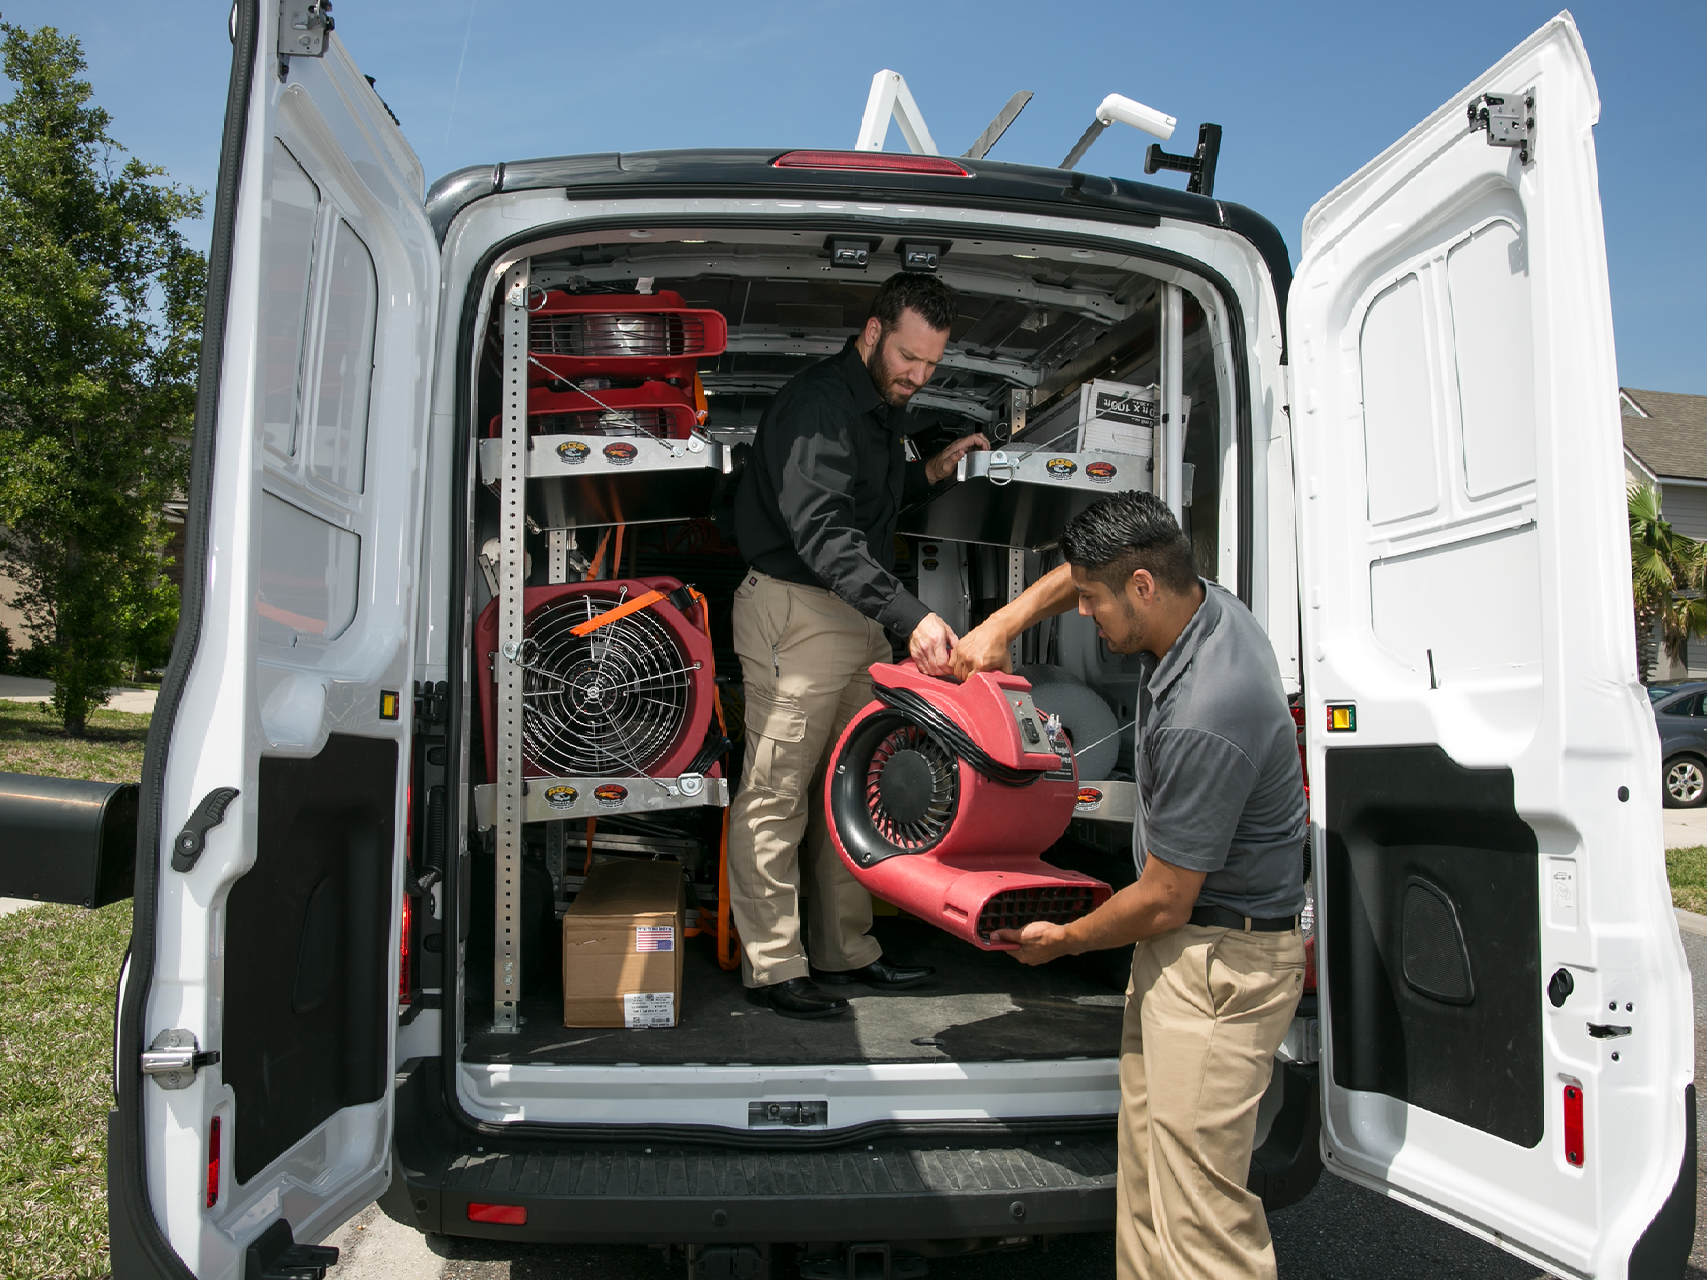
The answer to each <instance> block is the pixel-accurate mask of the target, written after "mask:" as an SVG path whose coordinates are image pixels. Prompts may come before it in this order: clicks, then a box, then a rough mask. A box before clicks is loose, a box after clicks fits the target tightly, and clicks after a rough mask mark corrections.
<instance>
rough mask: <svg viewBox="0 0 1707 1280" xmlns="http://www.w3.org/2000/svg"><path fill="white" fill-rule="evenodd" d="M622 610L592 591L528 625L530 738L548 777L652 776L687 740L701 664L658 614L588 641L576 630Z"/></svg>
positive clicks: (527, 743)
mask: <svg viewBox="0 0 1707 1280" xmlns="http://www.w3.org/2000/svg"><path fill="white" fill-rule="evenodd" d="M620 603H621V599H620V598H619V597H618V596H616V595H613V594H605V593H595V592H587V593H584V594H581V595H577V596H572V597H569V598H567V599H564V600H562V601H560V602H558V603H556V604H552V605H548V606H547V607H545V608H543V609H541V610H539V611H538V612H537V613H535V614H534V615H533V616H532V617H531V618H530V619H529V620H528V622H529V625H528V638H529V641H530V642H531V643H530V644H529V646H528V659H527V670H526V673H525V676H524V680H523V693H522V697H523V700H524V706H525V711H524V714H523V717H522V738H523V742H524V750H525V752H526V754H527V757H528V760H529V761H530V762H531V763H532V764H533V766H534V767H535V768H537V769H539V770H540V771H542V772H543V773H546V774H551V775H560V776H565V777H583V776H588V775H601V774H616V775H627V776H633V775H638V774H644V773H646V772H647V771H648V770H649V769H650V768H651V767H652V766H653V765H655V764H657V763H658V761H659V760H661V759H662V758H663V757H664V756H665V755H666V754H668V753H669V752H670V750H671V749H672V748H673V747H675V746H676V744H677V743H678V742H679V741H680V740H681V737H682V732H683V727H684V726H685V725H686V723H687V719H688V710H689V699H690V697H691V694H692V682H693V681H694V680H695V679H697V678H698V673H699V669H700V664H699V663H698V662H694V661H690V660H689V658H688V656H687V654H686V653H685V652H684V651H683V650H682V648H681V646H680V644H679V643H678V642H677V639H676V636H675V635H674V634H673V633H672V632H671V630H670V628H668V627H666V626H665V625H664V624H663V623H662V622H660V621H659V619H658V617H657V615H656V613H654V612H653V611H652V610H649V609H642V610H640V611H639V612H637V613H631V614H629V615H628V616H626V617H623V618H619V619H617V620H616V621H615V622H610V623H607V624H605V625H604V626H602V627H599V628H598V629H597V630H595V631H593V632H591V633H590V634H588V635H586V636H577V635H575V634H574V632H573V628H574V627H575V626H577V625H578V624H580V623H583V622H587V621H589V620H590V619H592V618H594V617H596V616H597V615H599V614H601V613H604V612H605V611H606V610H608V609H612V608H615V607H616V606H617V605H618V604H620Z"/></svg>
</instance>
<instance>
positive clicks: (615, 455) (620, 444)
mask: <svg viewBox="0 0 1707 1280" xmlns="http://www.w3.org/2000/svg"><path fill="white" fill-rule="evenodd" d="M639 452H640V450H638V449H636V448H635V447H634V446H633V445H631V444H629V443H628V442H627V441H626V440H618V441H617V442H616V443H615V444H607V445H606V446H605V458H606V459H607V460H608V461H609V462H610V464H611V466H613V467H626V466H627V465H628V464H629V463H631V462H633V461H634V458H635V455H636V454H638V453H639Z"/></svg>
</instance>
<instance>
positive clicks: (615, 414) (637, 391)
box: [486, 379, 699, 440]
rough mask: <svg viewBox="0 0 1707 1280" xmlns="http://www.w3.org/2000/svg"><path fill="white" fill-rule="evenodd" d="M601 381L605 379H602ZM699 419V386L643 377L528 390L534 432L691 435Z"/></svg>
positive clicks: (496, 425)
mask: <svg viewBox="0 0 1707 1280" xmlns="http://www.w3.org/2000/svg"><path fill="white" fill-rule="evenodd" d="M595 381H604V379H596V380H595ZM698 423H699V413H698V411H697V410H696V408H695V407H694V402H693V392H692V391H691V390H684V389H682V388H678V387H672V386H671V385H670V384H669V383H667V382H656V381H653V382H642V383H641V384H640V385H639V386H637V387H592V386H589V387H588V388H587V390H586V391H551V390H548V389H547V388H545V387H532V388H530V389H529V391H528V434H529V435H530V436H656V437H658V438H659V439H661V440H685V439H687V438H688V436H689V435H691V434H692V433H693V429H694V427H695V426H697V425H698ZM486 430H487V433H488V434H489V435H492V436H501V435H503V434H504V417H503V415H502V414H499V415H498V416H496V417H494V418H493V419H492V421H491V422H489V423H488V424H487V426H486Z"/></svg>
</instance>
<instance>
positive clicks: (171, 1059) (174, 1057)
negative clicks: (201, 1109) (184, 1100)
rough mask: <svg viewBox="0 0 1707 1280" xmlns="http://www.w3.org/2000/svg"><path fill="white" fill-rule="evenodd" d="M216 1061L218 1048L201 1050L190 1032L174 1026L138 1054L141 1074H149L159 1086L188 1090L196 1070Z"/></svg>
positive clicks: (155, 1038) (156, 1037) (209, 1065)
mask: <svg viewBox="0 0 1707 1280" xmlns="http://www.w3.org/2000/svg"><path fill="white" fill-rule="evenodd" d="M218 1061H219V1050H218V1049H210V1050H208V1051H207V1052H205V1053H203V1052H201V1050H200V1046H199V1045H197V1044H196V1037H195V1034H194V1033H193V1032H189V1031H185V1030H182V1029H181V1028H178V1027H174V1028H173V1029H172V1030H170V1031H162V1032H161V1033H160V1034H159V1035H157V1036H155V1037H154V1043H153V1044H151V1045H149V1046H148V1048H147V1049H145V1050H143V1053H142V1074H143V1075H145V1076H153V1077H154V1079H155V1082H156V1083H157V1084H159V1086H160V1087H161V1088H162V1089H188V1088H189V1087H190V1084H191V1082H193V1081H194V1080H195V1078H196V1072H198V1071H200V1070H201V1069H202V1068H203V1067H211V1066H212V1065H213V1064H214V1063H216V1062H218Z"/></svg>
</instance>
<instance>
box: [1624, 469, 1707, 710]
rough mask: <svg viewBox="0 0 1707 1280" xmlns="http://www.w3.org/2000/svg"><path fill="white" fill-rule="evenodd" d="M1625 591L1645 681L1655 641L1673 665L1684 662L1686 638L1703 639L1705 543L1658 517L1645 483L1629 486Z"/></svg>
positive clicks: (1656, 500)
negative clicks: (1632, 610)
mask: <svg viewBox="0 0 1707 1280" xmlns="http://www.w3.org/2000/svg"><path fill="white" fill-rule="evenodd" d="M1627 496H1628V500H1629V508H1630V586H1631V592H1632V594H1633V596H1634V597H1635V598H1634V601H1633V603H1634V605H1635V609H1636V665H1637V669H1638V670H1639V671H1640V672H1641V676H1642V680H1643V682H1644V683H1646V682H1647V679H1648V676H1649V673H1650V672H1651V671H1652V669H1653V665H1654V658H1655V656H1656V652H1655V651H1656V648H1657V645H1656V642H1655V638H1654V632H1655V623H1656V621H1657V622H1658V624H1659V625H1658V630H1659V643H1663V644H1664V646H1665V651H1666V654H1667V655H1668V656H1669V657H1671V658H1672V660H1673V661H1676V662H1682V661H1685V658H1686V652H1687V650H1686V646H1687V645H1688V643H1689V640H1690V638H1691V637H1696V638H1700V637H1703V636H1707V599H1703V598H1702V595H1701V592H1702V587H1703V585H1704V584H1707V543H1702V542H1697V541H1695V539H1693V538H1688V537H1685V536H1684V535H1683V534H1681V533H1678V532H1677V531H1676V530H1675V529H1673V528H1672V527H1671V524H1670V522H1668V521H1667V520H1666V519H1664V517H1662V516H1661V515H1660V495H1659V493H1658V492H1657V491H1656V490H1655V489H1654V487H1653V486H1652V485H1650V484H1643V485H1631V486H1630V489H1629V492H1628V495H1627Z"/></svg>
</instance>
